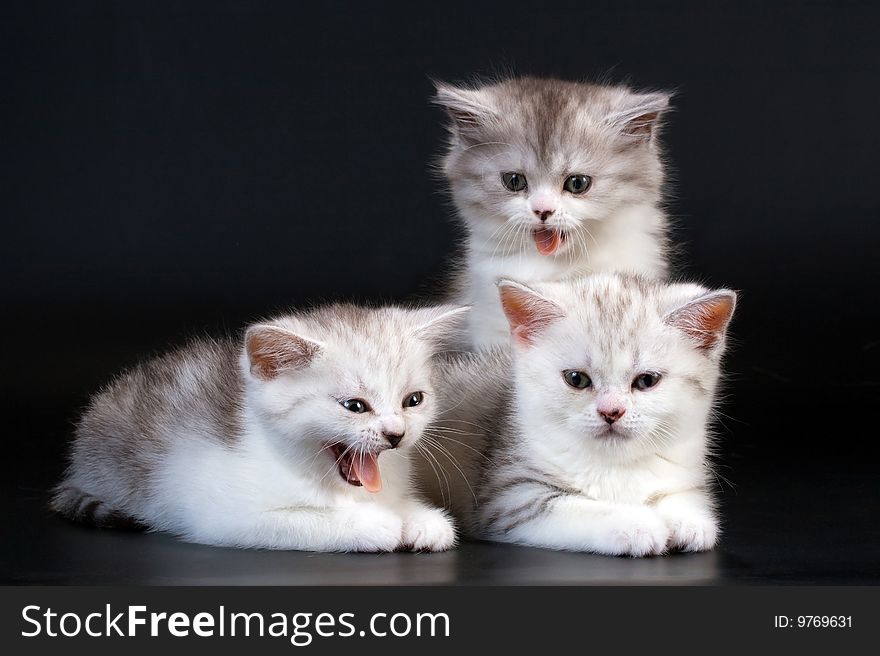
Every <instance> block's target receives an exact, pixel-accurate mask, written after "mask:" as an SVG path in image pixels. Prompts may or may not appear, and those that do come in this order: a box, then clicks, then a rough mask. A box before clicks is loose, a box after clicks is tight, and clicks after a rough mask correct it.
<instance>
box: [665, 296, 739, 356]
mask: <svg viewBox="0 0 880 656" xmlns="http://www.w3.org/2000/svg"><path fill="white" fill-rule="evenodd" d="M733 307H734V300H733V297H732V296H729V295H727V294H724V295H719V296H714V297H711V298H707V299H704V300H697V301H695V302H693V303H689V304H688V305H685V306H684V307H683V308H680V309H679V310H676V311H675V312H674V313H673V314H672V316H671V317H670V323H671V324H672V325H674V326H675V327H677V328H678V329H679V330H681V331H683V332H684V333H686V334H687V335H689V336H690V337H692V338H693V339H694V340H696V341H697V342H698V344H699V346H700V348H701V349H704V350H705V349H710V348H712V347H713V346H715V344H717V343H718V341H719V340H720V339H721V336H722V335H723V334H724V331H725V329H726V328H727V323H728V322H729V321H730V317H731V315H732V314H733Z"/></svg>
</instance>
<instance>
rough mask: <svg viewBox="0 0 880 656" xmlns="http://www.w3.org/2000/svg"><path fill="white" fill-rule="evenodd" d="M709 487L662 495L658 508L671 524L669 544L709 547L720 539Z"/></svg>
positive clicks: (686, 547)
mask: <svg viewBox="0 0 880 656" xmlns="http://www.w3.org/2000/svg"><path fill="white" fill-rule="evenodd" d="M713 506H714V504H713V502H712V499H711V497H710V496H709V495H708V494H707V493H706V491H705V490H689V491H687V492H678V493H676V494H670V495H668V496H665V497H663V498H662V499H660V500H659V501H658V502H657V503H656V505H655V508H656V509H657V512H658V513H659V514H660V516H661V517H663V519H664V520H665V521H666V525H667V526H668V527H669V548H670V549H681V550H682V551H708V550H709V549H712V548H713V547H714V546H715V544H716V543H717V542H718V532H719V530H718V520H717V519H716V516H715V512H714V510H713Z"/></svg>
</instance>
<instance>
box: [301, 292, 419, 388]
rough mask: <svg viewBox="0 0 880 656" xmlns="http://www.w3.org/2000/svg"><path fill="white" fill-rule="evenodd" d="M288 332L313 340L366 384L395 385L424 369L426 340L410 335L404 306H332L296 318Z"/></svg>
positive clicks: (411, 327)
mask: <svg viewBox="0 0 880 656" xmlns="http://www.w3.org/2000/svg"><path fill="white" fill-rule="evenodd" d="M286 327H288V328H289V329H290V330H292V331H294V332H297V333H299V334H302V335H303V336H305V337H308V338H309V339H313V340H316V341H318V342H320V343H322V344H324V345H325V346H326V347H327V350H328V352H329V353H330V354H331V355H332V356H333V357H334V359H335V360H336V364H337V365H339V366H340V367H341V368H344V369H346V370H347V371H350V372H351V373H352V374H354V375H356V376H358V377H359V378H360V379H362V381H363V382H364V383H365V384H367V385H370V384H377V385H378V384H379V383H381V382H384V383H387V384H388V385H389V386H391V387H394V386H395V384H397V383H398V382H400V384H403V381H404V380H405V379H407V378H409V377H412V376H413V374H414V373H417V372H418V371H419V370H421V369H422V368H424V366H425V363H426V361H427V359H428V358H429V357H430V349H429V348H428V345H427V343H426V342H425V341H424V340H422V339H420V338H418V337H417V336H416V334H415V330H416V327H417V326H416V324H415V323H414V320H413V317H412V316H411V315H410V314H409V313H408V312H407V311H405V310H402V309H398V308H393V307H385V308H378V309H374V308H363V307H358V306H355V305H347V304H336V305H330V306H325V307H322V308H318V309H316V310H314V311H312V312H311V313H309V314H307V315H303V316H300V317H296V318H293V319H291V320H290V323H289V324H288V326H286Z"/></svg>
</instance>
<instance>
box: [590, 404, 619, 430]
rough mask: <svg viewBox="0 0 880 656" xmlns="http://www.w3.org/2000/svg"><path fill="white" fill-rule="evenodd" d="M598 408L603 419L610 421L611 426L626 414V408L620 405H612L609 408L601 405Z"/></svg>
mask: <svg viewBox="0 0 880 656" xmlns="http://www.w3.org/2000/svg"><path fill="white" fill-rule="evenodd" d="M596 410H597V412H598V413H599V415H600V416H601V417H602V419H604V420H605V421H606V422H608V425H609V426H610V425H611V424H613V423H614V422H615V421H617V420H618V419H620V418H621V417H622V416H623V415H624V414H626V410H624V409H623V408H621V407H620V406H611V407H608V408H605V407H600V408H597V409H596Z"/></svg>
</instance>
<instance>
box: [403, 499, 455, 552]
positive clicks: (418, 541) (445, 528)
mask: <svg viewBox="0 0 880 656" xmlns="http://www.w3.org/2000/svg"><path fill="white" fill-rule="evenodd" d="M454 545H455V526H453V524H452V521H451V520H450V519H449V517H448V516H447V515H446V513H445V512H443V511H442V510H440V509H439V508H422V507H419V508H416V509H415V510H413V511H411V512H409V513H407V514H406V515H405V516H404V521H403V546H404V547H406V548H408V549H411V550H412V551H446V550H447V549H450V548H452V547H453V546H454Z"/></svg>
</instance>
